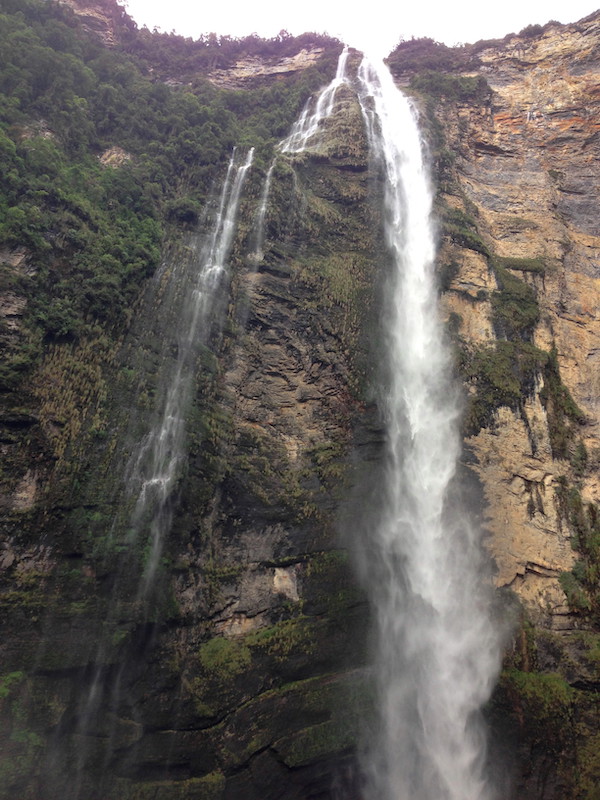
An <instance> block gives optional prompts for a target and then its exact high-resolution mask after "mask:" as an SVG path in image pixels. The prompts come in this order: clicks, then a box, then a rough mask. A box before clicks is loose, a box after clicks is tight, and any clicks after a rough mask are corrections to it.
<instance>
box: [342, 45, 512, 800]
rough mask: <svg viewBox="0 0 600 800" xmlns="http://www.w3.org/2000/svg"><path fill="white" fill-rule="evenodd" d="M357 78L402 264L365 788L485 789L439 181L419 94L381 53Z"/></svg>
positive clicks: (490, 648)
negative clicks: (413, 94) (437, 268)
mask: <svg viewBox="0 0 600 800" xmlns="http://www.w3.org/2000/svg"><path fill="white" fill-rule="evenodd" d="M358 77H359V87H360V88H359V95H360V97H359V99H360V102H361V106H362V109H363V115H364V118H365V122H366V127H367V135H368V138H369V144H370V149H371V154H372V158H373V160H374V161H375V163H376V164H378V166H379V168H380V170H381V172H382V173H383V175H384V179H385V233H386V241H387V246H388V248H389V252H390V254H391V258H392V263H393V276H392V278H391V287H390V291H389V293H388V297H389V300H388V306H387V309H386V322H385V334H386V337H387V350H388V353H389V354H388V364H387V373H388V377H387V381H386V387H385V389H384V390H383V392H382V394H383V395H384V396H383V398H382V401H383V406H384V411H385V422H386V427H387V438H388V449H387V461H386V475H385V487H384V490H383V491H384V502H383V504H382V507H383V510H382V511H381V514H380V519H379V522H378V525H377V528H376V530H375V531H374V532H373V536H374V539H373V541H372V542H370V544H369V549H370V552H369V553H368V554H366V555H365V559H366V560H367V562H368V568H367V572H368V573H369V574H368V577H367V578H366V581H367V586H368V589H369V592H370V595H371V599H372V603H373V607H374V609H375V613H376V621H377V645H376V673H377V688H378V696H379V700H378V720H377V726H376V727H377V730H376V733H375V735H374V736H372V737H371V738H370V742H369V746H368V753H367V756H366V759H365V762H366V766H365V772H366V774H367V777H366V781H367V797H368V798H370V800H487V799H488V798H490V797H491V796H492V793H491V791H490V789H489V787H488V786H487V783H486V780H485V777H484V763H483V762H484V760H485V736H484V733H483V731H482V726H481V722H480V715H479V710H480V708H481V706H482V704H483V703H484V702H485V701H486V700H487V698H488V697H489V694H490V692H491V688H492V685H493V681H494V678H495V677H496V674H497V663H498V643H497V641H496V636H495V634H494V632H493V630H492V625H491V622H490V618H489V595H488V587H487V585H486V582H485V580H484V578H482V575H484V574H485V562H484V559H483V557H482V553H481V548H480V546H479V541H478V537H477V535H476V532H475V531H474V530H473V528H472V527H471V526H470V525H469V522H468V519H467V518H466V515H465V514H464V513H462V512H461V511H460V508H459V505H460V504H459V503H458V501H457V500H456V499H455V498H454V497H453V495H454V492H453V484H454V481H453V479H454V477H455V472H456V463H457V458H458V455H459V435H458V418H459V402H458V395H457V391H456V389H455V387H454V385H453V383H452V379H451V368H450V363H449V362H450V358H449V353H448V350H447V348H446V346H445V344H444V338H443V335H442V329H441V326H440V322H439V319H438V312H437V303H436V288H435V281H434V273H433V262H434V256H435V247H434V233H433V229H432V223H431V203H432V198H431V190H430V186H429V182H428V177H427V171H426V168H425V165H424V161H423V154H422V146H421V141H420V137H419V131H418V126H417V122H416V116H415V113H414V112H413V109H412V108H411V105H410V103H409V102H408V100H407V99H406V98H405V97H404V96H403V95H402V93H401V92H400V91H399V90H398V89H397V88H396V86H395V85H394V82H393V79H392V77H391V75H390V73H389V72H388V70H387V69H386V68H385V66H384V65H383V64H381V65H375V64H374V63H370V62H369V61H368V60H366V59H365V60H364V61H363V63H362V64H361V66H360V69H359V76H358Z"/></svg>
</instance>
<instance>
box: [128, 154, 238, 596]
mask: <svg viewBox="0 0 600 800" xmlns="http://www.w3.org/2000/svg"><path fill="white" fill-rule="evenodd" d="M252 158H253V150H250V151H249V152H248V154H247V156H246V157H245V160H244V161H242V162H240V161H239V157H238V156H237V154H236V152H235V151H234V153H233V155H232V156H231V160H230V162H229V167H228V170H227V175H226V178H225V182H224V184H223V189H222V192H221V198H220V203H219V209H218V212H217V215H216V218H215V222H214V225H213V229H212V233H211V236H210V238H209V241H208V244H207V247H206V249H205V250H203V251H202V252H201V254H200V259H199V264H198V274H197V278H196V280H195V285H193V289H192V291H191V292H190V293H189V295H188V297H187V298H186V299H185V304H184V307H183V308H182V309H181V313H180V315H179V321H178V328H177V355H176V359H175V363H174V365H173V367H172V370H171V372H170V374H169V375H168V378H167V380H166V381H165V382H164V383H165V388H164V395H163V397H162V398H161V401H160V402H161V406H160V411H159V416H158V420H157V424H155V425H154V426H153V427H152V429H151V430H150V431H149V432H148V434H147V435H146V436H145V437H144V439H143V440H142V441H141V442H140V444H139V446H138V447H137V449H136V450H135V452H134V453H133V455H132V457H131V459H130V463H129V468H128V470H127V483H128V490H129V492H130V493H131V494H133V495H134V496H136V497H137V499H136V502H135V507H134V511H133V515H132V519H131V526H130V533H129V538H130V540H132V541H135V540H136V539H137V538H138V537H139V536H140V535H141V534H142V533H145V532H147V533H148V545H149V551H148V555H147V560H146V566H145V572H144V580H143V584H142V588H141V594H142V595H143V594H145V593H146V592H147V590H148V587H149V586H151V584H152V579H153V577H154V575H155V573H156V570H157V567H158V564H159V561H160V557H161V553H162V548H163V543H164V538H165V534H166V533H167V532H168V530H169V528H170V525H171V504H170V502H169V499H170V497H171V494H172V492H173V489H174V486H175V484H176V482H177V479H178V477H179V475H180V465H181V462H182V460H183V458H184V456H185V421H184V418H185V411H186V409H187V405H188V400H189V395H190V391H191V386H192V378H193V373H194V369H193V360H194V358H195V357H196V355H197V353H198V349H199V346H200V345H201V344H204V343H205V341H206V338H207V335H208V325H207V320H208V315H209V313H210V310H211V306H212V301H213V298H214V295H215V292H216V290H217V288H218V287H219V284H220V282H221V280H222V278H223V275H224V273H225V269H226V260H227V256H228V254H229V249H230V247H231V243H232V240H233V235H234V231H235V218H236V215H237V209H238V205H239V200H240V194H241V191H242V186H243V183H244V179H245V177H246V173H247V172H248V169H249V168H250V165H251V164H252Z"/></svg>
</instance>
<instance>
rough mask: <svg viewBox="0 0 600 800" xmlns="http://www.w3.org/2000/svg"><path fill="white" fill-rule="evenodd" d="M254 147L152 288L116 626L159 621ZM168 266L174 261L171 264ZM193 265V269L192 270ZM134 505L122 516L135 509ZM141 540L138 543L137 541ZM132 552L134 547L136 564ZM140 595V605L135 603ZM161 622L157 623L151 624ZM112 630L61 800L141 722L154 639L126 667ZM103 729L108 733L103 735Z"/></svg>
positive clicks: (239, 159) (79, 794)
mask: <svg viewBox="0 0 600 800" xmlns="http://www.w3.org/2000/svg"><path fill="white" fill-rule="evenodd" d="M252 159H253V150H250V151H249V152H248V153H247V154H246V155H242V154H241V153H239V152H237V151H235V150H234V152H233V154H232V156H231V159H230V161H229V165H228V168H227V173H226V176H225V180H224V183H223V187H222V190H221V194H220V198H219V202H218V206H217V209H216V211H215V215H214V219H213V220H212V221H211V227H210V232H209V233H208V235H206V237H205V240H204V242H203V244H202V245H200V244H199V242H200V237H199V235H198V236H197V237H196V238H195V239H194V240H193V242H194V244H195V246H194V247H193V249H192V251H193V256H194V257H193V258H192V259H190V260H189V261H185V260H184V261H182V262H180V263H177V264H173V265H171V266H172V267H173V269H172V270H168V269H167V270H166V271H165V272H163V274H162V275H160V276H157V278H161V279H162V278H164V277H165V275H166V276H167V278H166V281H165V282H162V280H157V281H156V285H155V286H154V287H153V288H154V290H155V292H156V293H161V292H162V291H166V290H165V285H166V284H172V285H171V286H170V287H169V288H170V289H171V290H172V291H171V293H170V296H169V300H168V301H167V302H166V306H167V307H166V308H165V309H163V310H164V311H165V312H166V313H167V317H168V319H169V320H170V321H171V322H172V324H173V328H172V330H171V331H170V332H169V331H165V333H166V336H165V341H164V343H163V344H164V346H163V352H162V354H161V359H160V364H159V377H158V383H159V386H158V389H157V393H156V405H155V410H154V416H153V419H152V421H151V424H150V429H149V431H148V432H147V433H146V435H145V436H143V437H142V438H141V439H140V441H139V442H138V443H137V445H136V446H135V447H134V449H133V452H132V455H131V456H130V458H129V462H128V464H127V467H126V470H125V483H126V488H125V493H126V495H128V496H129V501H130V506H131V507H132V508H133V510H132V511H131V515H130V517H129V519H128V523H129V524H128V533H127V534H126V540H125V541H126V543H127V544H128V545H129V547H121V548H120V549H118V550H117V552H118V553H119V555H118V556H116V557H115V558H116V559H117V560H116V561H115V562H114V563H113V564H112V565H111V569H112V571H113V579H112V594H111V602H110V605H109V607H108V611H107V615H108V619H107V621H108V622H115V621H118V622H119V621H126V620H128V619H131V615H132V614H135V613H136V608H137V609H139V612H140V616H139V618H138V619H137V620H136V621H137V623H138V625H139V628H140V630H141V631H142V634H141V639H140V642H141V641H143V637H144V633H143V630H144V625H146V624H148V623H149V622H151V620H152V613H153V609H152V601H153V592H152V590H153V589H154V588H155V586H154V584H155V579H156V574H157V570H158V567H159V564H160V559H161V555H162V552H163V547H164V544H165V540H166V537H167V536H168V534H169V532H170V529H171V522H172V504H173V500H174V495H175V492H176V486H177V483H178V480H179V478H180V476H181V472H182V467H183V464H184V462H185V459H186V449H187V448H186V431H185V417H186V413H187V410H188V407H189V405H190V403H191V400H192V391H193V386H194V378H195V371H196V359H197V357H198V354H199V353H200V351H201V348H202V347H203V346H205V345H206V344H207V342H208V339H209V335H210V331H211V328H212V324H213V322H214V319H213V318H214V316H215V308H214V306H215V301H216V297H217V293H218V290H219V287H220V286H221V285H222V281H223V279H224V277H225V275H226V272H227V258H228V256H229V252H230V249H231V245H232V243H233V237H234V234H235V222H236V217H237V211H238V207H239V202H240V197H241V192H242V188H243V184H244V180H245V178H246V175H247V173H248V170H249V169H250V166H251V164H252ZM166 266H169V265H168V264H167V265H166ZM190 270H194V271H195V272H192V274H190ZM127 510H128V506H127V503H125V504H122V507H121V508H120V509H119V512H118V513H119V514H121V515H123V514H125V515H126V514H127ZM121 523H122V518H121V517H119V522H117V521H116V520H115V523H114V525H113V534H112V535H113V536H118V535H119V532H120V531H121ZM134 545H136V546H137V548H136V547H134ZM130 550H133V552H135V554H136V555H135V556H134V561H133V562H132V559H131V553H130ZM141 553H143V554H144V556H145V561H144V570H143V574H142V577H141V580H140V582H139V585H137V586H136V583H135V581H136V570H137V564H136V563H135V557H139V555H140V554H141ZM132 598H134V603H133V606H131V605H129V604H130V602H131V599H132ZM151 628H152V625H151V624H150V626H149V630H151ZM107 631H108V635H107V636H100V637H99V639H98V643H97V647H96V650H95V654H94V658H93V660H92V661H91V663H90V665H89V668H88V670H87V671H86V674H85V675H84V676H83V679H82V683H81V685H80V687H79V691H78V693H77V695H76V696H75V697H74V698H73V705H72V708H71V709H70V714H69V715H65V717H66V718H68V719H69V718H70V717H71V715H72V719H71V720H70V721H69V722H68V723H67V728H66V735H65V731H62V730H61V729H60V728H59V729H58V730H57V735H56V741H55V742H54V743H53V745H52V748H51V750H50V753H49V763H50V764H51V765H52V766H51V769H50V771H51V773H52V772H54V771H56V765H57V764H65V765H67V766H65V767H64V785H63V786H61V792H62V793H61V796H62V797H64V798H65V800H67V799H68V800H81V798H83V797H87V796H89V785H88V783H87V781H88V780H89V776H88V774H87V769H88V766H89V762H90V760H93V759H96V760H97V761H98V760H100V759H101V762H100V763H102V764H103V765H104V771H105V774H106V775H107V776H109V777H110V768H111V759H112V758H113V757H114V748H115V744H114V742H115V736H116V733H117V729H118V724H119V722H118V718H119V710H120V708H121V707H122V706H123V705H127V704H128V703H129V704H130V705H129V708H128V711H127V714H128V716H131V717H132V718H135V713H136V709H135V706H134V705H133V704H131V700H130V699H128V698H127V688H128V681H129V680H130V673H131V672H134V669H135V661H136V659H140V658H141V657H143V655H144V647H146V648H147V647H148V646H149V645H148V641H146V642H145V643H144V644H143V645H142V644H141V643H140V644H138V645H137V647H136V646H134V647H133V648H132V650H131V651H130V652H129V653H128V654H127V655H126V656H123V657H122V659H121V661H120V663H119V664H118V666H115V665H114V664H112V663H111V653H112V652H113V651H114V646H113V643H112V641H111V635H112V633H113V632H114V628H113V627H111V625H108V626H107ZM69 725H71V726H72V728H73V732H74V735H75V738H76V740H77V747H76V748H74V749H73V750H72V748H71V745H70V744H69V736H68V734H69V727H68V726H69ZM98 729H101V730H102V736H100V737H99V736H98V735H97V734H95V731H97V730H98Z"/></svg>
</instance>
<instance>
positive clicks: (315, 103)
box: [252, 45, 349, 264]
mask: <svg viewBox="0 0 600 800" xmlns="http://www.w3.org/2000/svg"><path fill="white" fill-rule="evenodd" d="M348 52H349V51H348V46H347V45H345V46H344V48H343V50H342V52H341V53H340V57H339V59H338V63H337V69H336V73H335V76H334V78H333V80H332V81H331V82H330V83H328V84H327V86H325V87H324V88H323V89H322V90H321V91H320V92H319V94H318V95H317V96H316V98H315V97H309V98H308V100H307V101H306V105H305V106H304V108H303V109H302V113H301V114H300V116H299V117H298V119H297V120H296V122H294V124H293V125H292V129H291V131H290V133H289V135H288V136H286V138H285V139H283V140H282V141H281V142H279V144H278V145H277V149H278V150H279V152H281V153H291V154H298V153H302V152H304V150H306V148H307V147H308V146H309V141H310V140H311V139H313V138H314V136H315V135H316V134H317V133H318V132H319V130H320V127H321V123H322V122H323V120H325V119H327V118H328V117H330V116H331V114H332V112H333V108H334V104H335V94H336V92H337V90H338V89H339V87H340V86H341V85H342V84H343V83H346V80H347V78H346V62H347V61H348ZM311 109H312V111H311ZM276 163H277V156H275V158H274V159H273V161H272V162H271V166H270V167H269V169H268V171H267V175H266V178H265V182H264V185H263V190H262V193H261V198H260V205H259V209H258V214H257V215H256V244H255V247H254V253H253V254H252V259H253V260H254V262H255V263H256V264H258V263H259V262H260V261H262V259H263V258H264V253H263V244H264V240H265V230H264V229H265V215H266V213H267V203H268V200H269V192H270V190H271V179H272V177H273V170H274V169H275V164H276Z"/></svg>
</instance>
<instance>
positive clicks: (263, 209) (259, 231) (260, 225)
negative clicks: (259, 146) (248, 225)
mask: <svg viewBox="0 0 600 800" xmlns="http://www.w3.org/2000/svg"><path fill="white" fill-rule="evenodd" d="M276 162H277V159H276V158H274V159H273V161H272V162H271V166H270V167H269V169H268V170H267V175H266V178H265V182H264V184H263V190H262V192H261V195H260V205H259V207H258V214H257V215H256V244H255V245H254V253H253V259H254V261H255V262H256V263H258V262H259V261H262V259H263V257H264V253H263V245H264V243H265V217H266V214H267V203H268V201H269V192H270V191H271V179H272V177H273V170H274V169H275V164H276Z"/></svg>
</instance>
